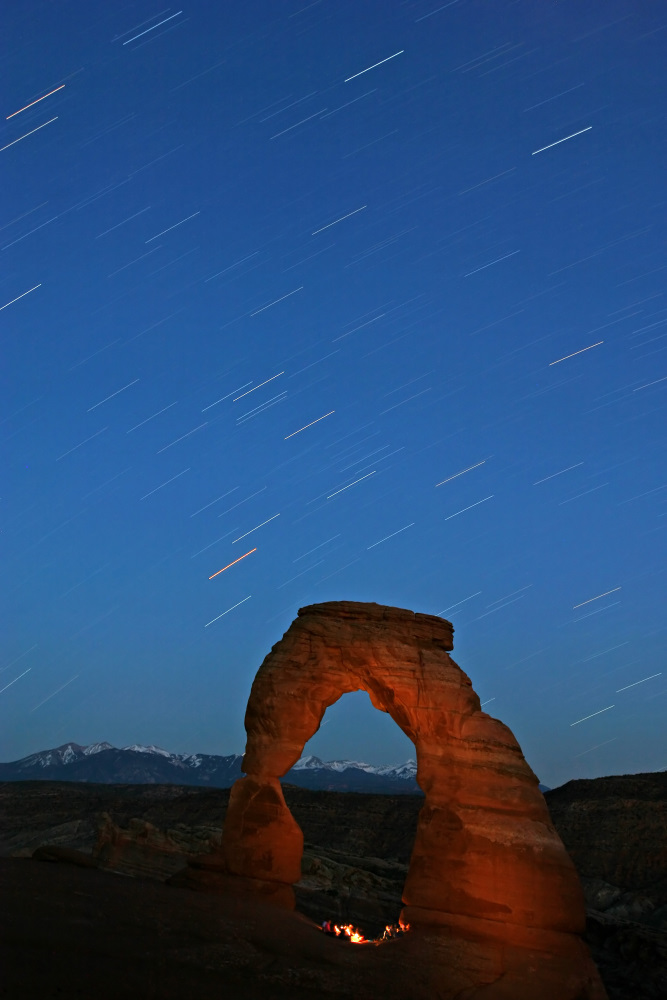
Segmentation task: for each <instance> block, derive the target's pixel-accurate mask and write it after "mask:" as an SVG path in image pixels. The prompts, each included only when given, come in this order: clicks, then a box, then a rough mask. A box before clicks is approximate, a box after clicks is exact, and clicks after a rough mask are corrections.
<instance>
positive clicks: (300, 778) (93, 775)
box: [0, 743, 421, 795]
mask: <svg viewBox="0 0 667 1000" xmlns="http://www.w3.org/2000/svg"><path fill="white" fill-rule="evenodd" d="M242 760H243V757H242V755H241V754H230V755H229V756H227V757H221V756H218V755H217V754H204V753H194V754H186V753H170V752H169V751H168V750H163V749H162V748H161V747H156V746H140V745H137V744H135V745H134V746H127V747H121V748H117V747H114V746H112V745H111V744H110V743H93V744H91V745H90V746H80V745H79V744H78V743H64V744H63V745H62V746H60V747H56V748H55V749H53V750H42V751H40V752H39V753H33V754H30V755H29V756H28V757H23V758H22V759H21V760H16V761H11V762H10V763H7V764H0V781H36V780H38V781H87V782H94V783H97V784H103V785H121V784H122V785H126V784H134V785H148V784H151V785H198V786H200V787H201V786H203V787H210V788H229V787H230V786H231V785H233V784H234V782H235V781H236V779H237V778H240V777H242V775H243V772H242V771H241V761H242ZM416 774H417V763H416V761H414V760H410V761H407V762H406V763H405V764H398V765H396V766H387V765H383V766H379V767H374V766H373V765H371V764H364V763H362V762H360V761H354V760H332V761H327V762H324V761H321V760H320V759H319V757H314V756H308V757H302V758H301V760H300V761H298V763H297V764H295V765H294V767H293V768H292V769H291V771H288V773H287V774H286V775H285V777H284V779H283V781H285V782H288V783H289V784H292V785H299V786H300V787H301V788H310V789H313V790H324V791H336V792H377V793H380V794H385V795H397V794H404V795H420V794H421V791H420V789H419V786H418V785H417V781H416Z"/></svg>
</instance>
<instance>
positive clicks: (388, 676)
mask: <svg viewBox="0 0 667 1000" xmlns="http://www.w3.org/2000/svg"><path fill="white" fill-rule="evenodd" d="M452 633H453V628H452V625H451V624H450V623H449V622H447V621H445V620H444V619H442V618H437V617H435V616H433V615H423V614H418V613H414V612H412V611H405V610H402V609H399V608H390V607H384V606H382V605H378V604H360V603H352V602H348V601H339V602H338V601H337V602H329V603H326V604H316V605H311V606H309V607H306V608H301V610H300V611H299V616H298V618H297V619H296V620H295V621H294V622H293V623H292V625H291V626H290V628H289V629H288V631H287V632H286V633H285V635H284V636H283V638H282V639H281V640H280V642H278V643H277V644H276V645H275V646H274V647H273V649H272V650H271V652H270V653H269V654H268V656H267V657H266V659H265V660H264V662H263V664H262V665H261V667H260V669H259V671H258V673H257V676H256V677H255V681H254V683H253V686H252V691H251V693H250V698H249V701H248V708H247V711H246V718H245V725H246V730H247V734H248V741H247V745H246V753H245V758H244V761H243V770H244V771H245V772H246V774H247V777H245V778H241V779H240V780H239V781H237V782H236V784H235V785H234V787H233V789H232V793H231V798H230V802H229V808H228V811H227V817H226V820H225V827H224V831H223V839H222V846H221V857H220V863H221V866H222V867H223V868H224V870H225V873H226V874H225V876H224V882H225V884H227V883H229V882H230V881H231V882H232V883H233V882H234V878H232V876H236V877H237V878H238V879H239V883H238V884H239V885H241V884H244V885H245V886H247V887H251V888H252V887H253V886H257V888H258V890H259V891H262V892H264V893H265V894H266V893H268V894H273V895H274V896H275V898H276V900H277V901H280V902H281V903H282V905H285V904H286V903H287V905H289V904H290V902H291V899H293V897H290V896H289V894H288V892H289V887H290V886H291V885H292V884H293V883H294V882H297V881H298V880H299V878H300V872H301V854H302V849H303V836H302V834H301V830H300V828H299V827H298V825H297V824H296V822H295V821H294V819H293V818H292V815H291V813H290V811H289V809H288V807H287V805H286V803H285V800H284V798H283V795H282V790H281V786H280V782H279V780H278V779H279V778H280V777H282V776H283V775H284V774H285V773H286V772H287V771H288V770H289V769H290V768H291V767H292V766H293V765H294V764H295V763H296V762H297V760H299V758H300V756H301V754H302V751H303V748H304V745H305V743H306V742H307V741H308V740H309V739H310V737H311V736H313V734H314V733H315V732H317V730H318V728H319V726H320V723H321V721H322V718H323V716H324V713H325V711H326V709H327V708H328V707H329V705H332V704H333V703H334V702H336V701H337V700H338V699H339V698H340V697H341V695H343V694H345V693H347V692H350V691H358V690H363V691H367V692H368V694H369V695H370V698H371V701H372V703H373V705H374V706H375V707H376V708H378V709H380V710H381V711H384V712H388V713H389V714H390V715H391V717H392V719H394V721H395V722H396V724H397V725H398V726H399V727H400V728H401V729H402V730H403V732H404V733H405V734H406V735H407V736H408V737H409V738H410V739H411V740H412V742H413V743H414V745H415V748H416V751H417V765H418V771H417V781H418V783H419V785H420V787H421V788H422V790H423V792H424V794H425V802H424V806H423V807H422V810H421V813H420V816H419V822H418V826H417V833H416V838H415V845H414V850H413V853H412V859H411V862H410V869H409V872H408V876H407V879H406V882H405V887H404V891H403V902H404V904H405V908H404V910H403V919H404V920H405V921H406V922H409V923H410V924H411V925H412V926H413V927H416V928H418V929H421V931H422V933H426V934H433V933H436V934H437V935H438V936H439V940H440V944H439V948H440V951H442V947H443V945H442V942H443V940H445V939H446V940H447V941H448V942H449V945H448V946H447V948H448V949H449V950H447V949H445V950H446V951H447V955H446V957H445V959H444V961H445V964H446V965H447V966H448V967H449V968H450V969H451V968H452V963H455V965H456V963H458V968H459V972H460V973H461V975H463V977H464V978H463V980H462V981H464V982H468V981H470V984H471V985H472V986H477V985H482V984H484V983H487V984H490V983H491V982H493V981H495V980H496V979H497V978H498V977H500V978H501V979H502V980H503V982H504V983H505V987H504V988H509V989H510V992H509V993H507V994H505V992H498V993H495V992H494V991H493V989H487V990H485V991H484V996H485V997H486V996H487V995H488V996H489V997H491V996H496V995H497V996H498V997H501V996H502V997H505V995H506V996H507V997H512V998H520V997H523V995H524V994H523V993H522V992H521V989H522V988H523V987H522V986H521V984H522V982H523V979H522V977H524V978H525V977H528V978H527V979H526V982H527V983H528V982H529V984H530V987H529V988H530V990H532V991H534V990H536V989H537V990H540V991H541V1000H547V998H550V997H551V996H552V995H553V997H554V998H557V1000H569V998H572V1000H574V998H579V1000H584V998H589V1000H592V998H601V997H604V996H605V994H604V990H603V988H602V986H601V984H600V982H599V979H598V977H597V971H596V969H595V967H594V965H593V963H592V961H591V959H590V956H589V955H588V952H587V949H586V948H585V946H584V945H583V943H582V942H581V939H580V937H579V935H580V934H581V933H582V932H583V930H584V926H585V910H584V899H583V894H582V890H581V887H580V884H579V880H578V877H577V874H576V872H575V869H574V866H573V864H572V862H571V861H570V859H569V857H568V855H567V854H566V852H565V849H564V847H563V844H562V842H561V840H560V838H559V837H558V834H557V833H556V831H555V829H554V827H553V826H552V824H551V821H550V818H549V814H548V811H547V807H546V803H545V801H544V799H543V797H542V794H541V792H540V791H539V789H538V780H537V778H536V776H535V775H534V774H533V772H532V770H531V769H530V767H529V766H528V764H527V763H526V761H525V759H524V757H523V754H522V752H521V748H520V747H519V744H518V743H517V741H516V740H515V738H514V736H513V735H512V733H511V732H510V730H509V729H508V728H507V726H505V725H503V723H502V722H499V721H498V720H497V719H493V718H491V717H490V716H489V715H487V714H486V713H485V712H483V711H481V709H480V702H479V698H478V696H477V695H476V694H475V692H474V691H473V688H472V684H471V682H470V679H469V678H468V677H467V676H466V674H465V673H464V672H463V671H462V670H461V669H460V667H458V666H457V664H456V663H455V662H454V661H453V660H452V659H451V658H450V656H449V653H448V651H449V650H451V649H452V648H453V641H452ZM272 887H273V888H274V889H275V893H272ZM292 905H293V904H292ZM436 929H439V930H436ZM450 946H451V947H450ZM452 949H453V951H452ZM437 950H438V949H435V951H437ZM435 951H434V955H435ZM480 956H481V957H480ZM508 977H509V978H508ZM458 981H459V980H457V982H458ZM511 984H513V985H511ZM550 984H551V986H552V987H553V992H550ZM457 988H458V987H457ZM527 988H528V987H527ZM512 990H514V992H512ZM444 995H445V994H443V996H444ZM470 995H471V996H472V994H470ZM476 995H477V994H475V996H476ZM526 995H528V994H526ZM532 995H533V996H537V995H538V994H537V993H534V992H533V994H532Z"/></svg>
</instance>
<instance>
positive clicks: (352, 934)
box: [322, 920, 410, 944]
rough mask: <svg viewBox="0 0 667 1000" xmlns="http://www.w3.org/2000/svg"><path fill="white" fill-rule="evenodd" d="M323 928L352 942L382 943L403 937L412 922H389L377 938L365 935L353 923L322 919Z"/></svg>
mask: <svg viewBox="0 0 667 1000" xmlns="http://www.w3.org/2000/svg"><path fill="white" fill-rule="evenodd" d="M322 930H323V932H324V933H325V934H327V935H328V936H329V937H338V938H342V939H343V940H344V941H349V942H351V943H352V944H380V943H381V942H382V941H391V940H392V938H399V937H403V935H404V934H405V933H407V931H409V930H410V924H404V923H403V921H402V920H399V921H398V923H397V924H387V926H386V927H385V929H384V932H383V934H382V935H381V936H380V937H377V938H367V937H364V932H363V931H361V930H359V928H358V927H353V926H352V924H340V925H339V924H334V923H333V921H331V920H323V921H322Z"/></svg>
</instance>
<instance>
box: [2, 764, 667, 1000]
mask: <svg viewBox="0 0 667 1000" xmlns="http://www.w3.org/2000/svg"><path fill="white" fill-rule="evenodd" d="M228 795H229V792H228V791H227V790H224V789H220V790H212V789H211V790H205V789H193V788H183V787H178V786H155V785H151V786H141V785H129V786H108V785H105V786H96V785H75V784H72V783H69V782H67V783H65V782H63V783H52V782H23V783H16V782H11V783H5V784H0V875H1V878H2V884H1V885H0V898H1V899H2V901H3V905H2V907H1V908H0V911H1V913H2V916H1V917H0V919H1V920H2V925H1V929H0V938H1V940H0V948H1V949H2V954H1V955H0V968H2V970H3V974H2V975H0V997H3V998H5V997H7V998H13V997H17V998H18V997H21V998H26V997H27V998H31V997H33V996H34V997H40V998H41V997H51V996H53V997H81V998H87V997H92V996H96V997H102V998H105V997H109V998H112V997H119V998H121V997H126V996H135V995H137V996H138V995H141V996H142V997H155V998H156V1000H158V998H161V997H166V998H169V997H171V996H174V997H177V996H178V997H193V998H198V997H202V998H206V997H208V996H209V995H211V996H213V990H215V991H216V994H215V995H216V997H220V996H224V997H225V1000H227V998H235V997H236V996H238V997H243V998H245V997H247V998H248V1000H254V998H255V997H257V998H260V997H261V998H262V1000H265V998H268V1000H273V998H275V1000H281V998H283V997H294V998H295V1000H298V998H300V997H304V998H310V997H311V996H312V997H315V995H316V993H317V995H318V997H320V998H322V996H324V997H326V996H331V997H337V996H355V997H357V998H359V1000H363V998H364V997H365V996H371V995H373V996H374V997H382V998H388V1000H391V998H392V997H393V996H397V997H398V996H401V997H402V1000H407V998H408V997H412V996H414V997H415V1000H422V998H424V1000H430V998H431V997H433V1000H437V997H438V994H437V992H429V991H428V990H430V989H431V987H428V989H427V986H426V984H425V983H424V982H423V981H419V980H416V984H412V985H410V984H408V985H406V984H405V982H404V981H403V980H402V978H401V976H402V975H403V973H401V971H400V970H401V968H404V967H406V966H405V963H406V962H407V963H408V965H407V967H409V966H410V965H412V963H414V962H416V963H417V965H419V963H422V964H423V963H425V962H426V963H427V962H428V960H429V959H428V956H426V955H425V954H423V953H422V954H421V957H420V954H419V948H421V947H422V945H420V944H419V943H417V944H415V943H414V942H415V940H416V939H415V938H411V941H412V943H409V944H408V945H406V944H405V941H407V940H408V939H407V938H406V939H403V940H402V941H401V942H394V943H392V947H394V945H396V946H398V945H400V946H401V949H402V950H401V952H400V956H401V957H400V959H396V962H397V967H396V968H395V969H393V971H391V974H389V973H388V972H387V968H388V966H392V968H393V964H394V963H393V959H392V960H391V961H388V960H386V959H383V962H384V963H385V964H384V965H380V966H376V965H375V964H374V963H375V961H376V959H369V958H368V954H369V953H368V950H367V949H366V948H362V949H361V952H363V953H364V957H363V959H362V958H360V957H358V956H357V955H356V951H357V950H358V949H357V948H356V946H354V945H345V944H343V943H342V942H339V941H331V940H329V939H324V936H323V935H322V934H321V933H320V931H319V930H318V929H317V927H315V926H314V925H311V924H309V922H308V919H307V918H308V917H309V918H311V919H312V920H313V921H316V922H317V923H319V922H320V921H321V920H322V919H323V918H325V917H332V918H334V919H337V920H350V921H352V922H353V923H355V924H356V925H358V926H361V927H362V928H363V929H364V930H365V932H366V934H367V935H374V934H376V933H377V932H378V931H379V930H380V929H381V927H382V925H383V923H384V922H387V921H394V920H396V918H397V916H398V913H399V912H400V908H401V892H402V887H403V881H404V878H405V873H406V872H407V867H408V862H409V858H410V852H411V849H412V842H413V839H414V831H415V828H416V823H417V815H418V812H419V809H420V808H421V806H422V805H423V801H424V800H423V799H422V798H417V797H411V796H395V797H393V796H378V795H357V794H340V793H331V792H309V791H305V790H303V789H297V788H286V789H285V795H286V799H287V801H288V804H289V807H290V810H291V811H292V813H293V815H294V817H295V818H296V820H297V821H298V823H299V824H300V826H301V828H302V829H303V831H304V836H305V841H306V847H305V850H304V858H303V866H302V879H301V883H300V884H299V886H297V898H298V903H297V906H298V908H299V910H301V912H302V914H305V915H306V916H300V915H298V914H297V915H295V914H284V913H282V914H281V915H280V919H279V920H278V921H276V919H275V915H274V914H273V913H272V911H270V912H269V915H268V916H262V914H263V913H264V910H263V909H262V908H261V907H260V908H259V909H258V910H257V912H255V911H254V910H253V908H252V907H253V904H251V903H248V902H246V903H245V904H244V903H242V901H240V900H234V899H229V898H228V897H223V896H216V895H209V894H207V893H194V892H190V891H188V890H185V889H177V888H175V887H173V886H167V885H161V884H160V882H159V881H158V880H161V881H164V880H166V879H167V878H168V877H169V876H170V875H171V874H173V873H174V872H176V871H179V870H181V869H182V868H184V867H185V865H186V864H187V861H188V860H189V859H190V858H191V857H193V856H196V855H197V854H201V853H202V851H204V852H205V851H206V849H207V848H206V847H205V846H204V845H210V844H211V843H215V842H216V840H219V836H220V829H221V825H222V821H223V818H224V814H225V810H226V805H227V800H228ZM546 799H547V803H548V805H549V809H550V812H551V815H552V819H553V821H554V824H555V826H556V827H557V829H558V832H559V834H560V836H561V837H562V839H563V841H564V843H565V845H566V847H567V849H568V852H569V853H570V855H571V857H572V858H573V860H574V862H575V864H576V866H577V869H578V872H579V875H580V877H581V879H582V883H583V885H584V890H585V893H586V897H587V905H588V929H587V942H588V945H589V947H590V948H591V951H592V954H593V957H594V959H595V961H596V963H597V965H598V967H599V968H600V971H601V974H602V978H603V980H604V983H605V986H606V989H607V992H608V994H609V997H610V1000H665V998H666V997H667V912H666V907H665V904H666V903H667V896H666V894H665V889H666V886H667V838H666V837H665V829H667V774H665V773H659V774H647V775H627V776H622V777H616V778H600V779H596V780H594V781H574V782H569V783H568V784H567V785H564V786H562V787H561V788H558V789H555V790H554V791H552V792H549V793H547V795H546ZM105 814H106V815H105ZM44 845H47V847H46V848H45V849H43V850H41V851H39V852H38V856H39V855H41V856H42V857H44V859H45V860H44V861H42V862H39V861H37V860H33V859H32V857H31V856H32V855H33V853H34V852H35V851H36V850H37V849H38V848H39V847H40V846H42V847H44ZM48 845H50V846H51V854H50V856H51V857H52V858H53V859H54V860H55V859H56V858H57V859H58V860H59V861H60V863H57V864H56V863H45V862H46V859H47V858H48V857H49V847H48ZM54 848H55V850H54ZM2 855H4V858H2V857H1V856H2ZM10 856H11V857H10ZM82 864H86V865H88V866H93V867H106V868H107V870H106V871H95V870H89V869H87V868H83V867H80V866H81V865H82ZM108 869H112V870H115V871H116V872H117V873H119V872H120V873H123V874H111V872H110V871H109V870H108ZM128 875H131V876H133V877H132V878H128V877H127V876H128ZM86 907H87V908H86ZM244 907H245V909H244ZM230 914H231V915H230ZM216 921H223V924H218V923H216ZM224 921H228V923H224ZM276 924H278V925H279V927H276V926H275V925H276ZM223 925H224V926H223ZM232 925H234V926H232ZM292 925H294V926H292ZM230 927H231V929H230ZM216 928H218V929H217V930H216ZM249 928H251V929H249ZM252 928H254V929H252ZM280 928H289V930H288V931H286V934H287V937H286V938H285V937H281V936H280V935H281V934H282V933H283V931H282V930H281V929H280ZM276 935H277V938H276ZM313 935H314V937H313ZM408 937H410V936H408ZM383 948H384V946H383ZM272 949H273V950H272ZM313 949H315V951H313ZM318 949H319V950H318ZM322 949H323V950H322ZM332 949H333V950H332ZM341 949H343V951H342V952H341ZM349 949H352V951H353V952H355V954H351V953H350V952H349ZM373 951H374V952H382V948H380V949H377V948H374V949H373ZM383 954H385V953H384V952H383ZM392 954H393V953H392ZM395 954H397V955H398V954H399V953H398V951H397V950H396V951H395ZM271 955H273V958H271ZM235 956H236V957H235ZM272 961H273V962H274V964H273V965H271V962H272ZM321 963H323V964H321ZM341 963H342V964H341ZM350 963H352V964H350ZM355 963H361V965H360V966H359V967H358V966H357V965H356V964H355ZM4 970H9V976H7V974H6V973H5V971H4ZM290 970H291V971H290ZM337 977H338V978H337ZM364 977H370V979H368V980H367V978H366V979H365V978H364ZM364 983H366V985H364ZM368 984H370V985H368ZM399 987H400V988H399ZM418 988H419V989H422V988H423V989H426V990H427V991H426V992H421V993H419V992H414V990H416V989H418ZM410 989H411V990H413V992H412V993H410V992H405V991H406V990H410ZM105 990H106V992H104V991H105ZM169 990H171V992H169ZM363 990H367V992H363ZM401 990H403V992H401ZM207 991H210V992H207ZM346 991H347V992H346ZM392 991H393V992H392ZM473 996H474V994H470V993H467V992H463V993H461V1000H464V998H465V1000H470V998H471V997H473ZM507 1000H513V998H512V997H508V998H507Z"/></svg>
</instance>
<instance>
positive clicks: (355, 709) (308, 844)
mask: <svg viewBox="0 0 667 1000" xmlns="http://www.w3.org/2000/svg"><path fill="white" fill-rule="evenodd" d="M357 694H358V695H359V697H355V694H354V693H350V694H346V695H343V696H342V697H341V698H340V699H339V700H338V701H337V702H335V703H334V705H332V706H330V707H329V708H328V709H327V711H326V713H325V716H324V719H323V722H322V724H321V727H320V728H322V727H323V726H324V725H325V724H326V723H327V722H330V724H331V725H330V728H331V729H334V728H336V732H335V735H333V736H329V738H328V740H327V743H323V742H322V741H321V740H318V734H316V735H315V737H312V738H311V740H310V741H309V742H308V743H307V744H306V746H305V747H304V752H303V757H302V760H303V762H304V763H303V767H301V766H299V769H298V774H296V773H295V771H294V770H292V771H290V772H288V774H287V775H286V777H285V779H284V782H283V793H284V796H285V800H286V803H287V805H288V808H289V809H290V811H291V812H292V815H293V816H294V818H295V819H296V821H297V822H298V823H299V825H300V826H301V829H302V831H303V834H304V849H303V855H302V861H301V878H300V880H299V881H298V882H297V883H296V884H295V886H294V892H295V897H296V909H297V910H298V911H300V912H301V913H303V914H305V915H306V916H308V917H310V918H311V919H313V920H315V921H316V922H317V923H318V924H321V923H322V921H325V920H331V921H332V922H333V923H334V924H336V925H338V926H341V925H349V924H352V925H353V926H354V927H355V928H357V929H360V930H361V931H362V932H363V934H364V935H365V938H366V939H371V940H378V939H379V938H380V937H382V936H383V934H384V935H385V936H387V935H386V933H385V932H386V928H387V927H388V926H390V927H392V928H393V929H394V931H395V932H397V931H398V928H399V920H400V914H401V909H402V897H403V888H404V884H405V879H406V876H407V872H408V866H409V862H410V856H411V854H412V849H413V846H414V840H415V836H416V831H417V819H418V814H419V810H420V808H421V805H422V803H423V795H422V793H421V790H420V788H419V786H418V785H417V783H416V781H415V780H414V772H415V769H416V749H415V746H414V744H413V743H411V741H410V740H408V739H407V738H404V737H403V735H402V734H401V732H400V730H399V729H398V727H396V726H395V724H394V722H393V721H392V720H391V718H390V717H389V715H388V714H385V713H382V712H378V711H377V710H375V709H374V708H373V707H372V703H371V702H370V699H369V698H368V696H367V693H366V692H363V691H361V690H360V691H359V692H357ZM343 719H345V722H343ZM360 730H361V731H360ZM369 730H370V731H369ZM318 732H319V731H318ZM325 732H327V730H325ZM392 738H393V742H390V741H391V740H392ZM378 739H379V740H382V745H384V744H385V743H387V742H389V746H390V747H391V750H390V752H389V755H388V756H387V755H385V756H384V758H383V759H382V761H380V759H379V758H377V757H376V756H375V755H374V754H373V749H372V748H373V741H377V740H378ZM327 747H328V748H327ZM340 748H342V759H341V750H340ZM332 757H333V758H336V759H335V761H333V763H334V764H335V765H336V766H335V768H332V769H331V771H330V773H329V780H324V782H323V776H325V775H326V772H324V775H323V772H322V771H321V770H320V768H319V763H320V762H321V761H322V760H327V761H330V760H331V759H332ZM388 759H392V760H396V761H400V762H401V767H400V768H398V769H397V771H398V774H400V775H401V776H398V774H394V773H393V772H391V771H390V772H389V773H387V770H385V769H382V772H381V773H378V772H377V771H376V770H374V769H373V767H372V765H374V764H375V765H377V764H379V763H381V762H382V763H384V764H387V760H388ZM360 761H363V762H365V763H368V762H369V761H370V765H371V769H369V770H365V769H362V768H361V767H359V766H358V765H359V762H360ZM346 765H347V766H346ZM312 768H316V770H315V774H316V775H317V779H316V784H312V783H311V782H309V780H308V779H309V775H310V774H311V773H312V771H311V769H312ZM285 784H287V785H288V787H284V786H285ZM290 785H291V786H296V787H289V786H290ZM310 787H314V788H317V789H320V790H322V789H326V794H324V795H322V794H319V795H315V796H311V795H308V796H307V798H305V801H304V796H303V794H302V789H303V788H310ZM379 792H381V793H382V794H378V793H379ZM398 817H400V821H399V822H397V818H398Z"/></svg>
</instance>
